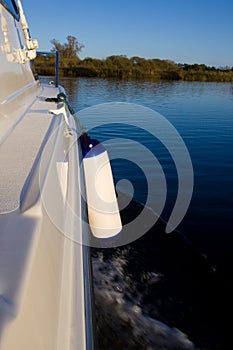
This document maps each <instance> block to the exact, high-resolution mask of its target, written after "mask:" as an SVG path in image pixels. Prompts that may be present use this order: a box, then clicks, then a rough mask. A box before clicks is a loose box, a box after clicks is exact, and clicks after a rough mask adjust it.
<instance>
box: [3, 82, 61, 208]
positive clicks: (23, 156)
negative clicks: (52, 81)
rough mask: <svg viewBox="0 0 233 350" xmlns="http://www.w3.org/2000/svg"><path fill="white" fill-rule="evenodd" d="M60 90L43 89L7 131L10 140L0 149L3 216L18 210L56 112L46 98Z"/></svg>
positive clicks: (54, 95) (6, 140) (44, 87)
mask: <svg viewBox="0 0 233 350" xmlns="http://www.w3.org/2000/svg"><path fill="white" fill-rule="evenodd" d="M58 92H59V91H58V89H57V88H54V87H52V86H51V87H50V86H49V85H48V86H43V87H42V89H41V92H40V95H39V96H38V97H37V98H35V99H34V102H33V103H32V104H31V105H30V107H29V108H28V109H27V110H26V111H25V112H24V114H23V115H22V116H19V120H18V121H17V122H16V123H15V125H14V127H12V128H11V129H10V130H7V131H6V133H7V137H6V138H5V139H4V141H3V143H2V144H1V145H0V164H1V176H0V193H1V196H0V213H1V214H2V213H6V212H11V211H14V210H16V209H17V208H18V207H19V202H20V193H21V191H22V188H23V185H24V183H25V181H26V179H27V177H28V175H29V172H30V170H31V168H32V166H33V163H34V161H35V159H36V156H37V154H38V152H39V150H40V147H41V145H42V143H43V140H44V139H45V136H46V133H47V131H48V129H49V126H50V125H51V122H52V119H53V118H54V116H53V115H52V114H50V113H48V110H49V109H54V108H55V106H54V103H53V102H45V99H46V98H47V97H56V95H57V94H58Z"/></svg>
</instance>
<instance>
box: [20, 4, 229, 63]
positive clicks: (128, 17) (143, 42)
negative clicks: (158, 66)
mask: <svg viewBox="0 0 233 350" xmlns="http://www.w3.org/2000/svg"><path fill="white" fill-rule="evenodd" d="M22 4H23V6H24V10H25V14H26V16H27V19H28V22H29V27H30V31H31V35H32V37H33V38H34V37H35V38H37V39H38V40H39V44H40V49H41V50H50V49H51V43H50V40H51V39H53V38H55V39H57V40H59V41H60V42H61V43H64V42H65V41H66V37H67V35H73V36H75V37H77V39H78V41H79V42H81V43H83V44H84V45H85V48H84V49H83V51H82V53H81V55H80V57H81V58H84V57H96V58H105V57H107V56H110V55H115V54H119V55H120V54H122V55H127V56H128V57H132V56H141V57H145V58H161V59H170V60H173V61H175V62H177V63H179V62H180V63H205V64H207V65H210V66H212V65H215V66H227V65H228V66H233V20H232V18H233V1H232V0H221V1H220V0H219V1H216V0H195V1H194V0H140V1H139V0H124V1H123V0H117V1H116V0H77V1H75V0H73V1H71V0H66V1H60V0H58V1H48V0H40V1H31V0H22Z"/></svg>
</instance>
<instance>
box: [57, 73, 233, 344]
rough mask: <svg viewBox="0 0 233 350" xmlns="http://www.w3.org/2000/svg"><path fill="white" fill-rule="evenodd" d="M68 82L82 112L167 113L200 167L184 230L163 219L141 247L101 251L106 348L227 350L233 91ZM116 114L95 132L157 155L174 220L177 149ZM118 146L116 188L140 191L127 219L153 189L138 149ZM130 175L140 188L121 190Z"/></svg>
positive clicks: (97, 261)
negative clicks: (118, 107) (104, 108)
mask: <svg viewBox="0 0 233 350" xmlns="http://www.w3.org/2000/svg"><path fill="white" fill-rule="evenodd" d="M60 83H61V84H62V85H63V86H64V87H65V88H66V90H67V94H68V96H69V100H70V102H71V104H72V105H73V107H74V108H75V109H76V111H81V110H82V109H84V108H87V107H91V106H93V105H96V104H101V103H106V102H127V103H136V104H139V105H142V106H145V107H149V108H151V109H152V110H155V111H157V112H159V113H161V114H162V115H163V116H165V117H166V118H167V119H168V120H169V121H170V122H171V123H172V125H173V126H174V127H175V128H176V129H177V130H178V132H179V134H180V135H181V136H182V138H183V140H184V142H185V144H186V146H187V148H188V150H189V153H190V156H191V159H192V164H193V169H194V191H193V197H192V201H191V204H190V207H189V209H188V212H187V214H186V216H185V217H184V219H183V221H182V222H181V224H180V225H179V226H178V228H177V231H176V232H174V233H173V234H171V235H165V234H164V230H165V224H164V222H163V221H162V220H161V221H159V222H157V223H156V224H155V225H154V226H153V227H152V228H151V229H150V230H149V232H148V233H147V234H146V235H144V236H143V237H142V238H141V239H139V240H137V241H136V242H135V243H132V244H129V245H127V246H125V247H122V248H119V249H109V250H103V251H101V250H94V251H93V266H94V279H95V290H96V299H97V313H98V317H99V319H100V322H99V326H98V330H99V332H103V331H104V330H105V336H104V337H103V336H102V337H100V340H101V342H102V343H101V348H102V349H105V348H106V349H193V348H200V349H209V350H217V349H218V350H224V349H228V348H229V342H231V341H232V340H231V336H230V334H231V333H230V331H229V324H228V322H227V317H228V316H231V313H230V305H231V293H232V289H231V288H232V276H231V275H232V272H231V267H232V253H233V245H232V243H233V240H232V223H233V222H232V221H233V220H232V208H233V180H232V173H233V161H232V160H233V85H232V84H222V83H198V82H194V83H190V82H172V83H170V82H169V83H161V82H159V83H158V82H127V81H111V80H102V79H85V78H78V79H67V78H64V79H61V81H60ZM81 115H82V113H81ZM98 118H99V119H101V118H102V117H101V115H98ZM108 118H109V123H114V125H113V124H112V125H103V126H101V127H100V126H98V127H96V128H95V129H94V130H92V134H93V135H92V136H94V137H97V138H99V139H100V140H101V141H105V140H109V139H114V138H119V139H122V138H125V139H127V138H131V139H133V140H135V141H137V142H140V143H142V144H143V145H144V146H145V147H146V148H148V149H150V151H151V152H152V153H153V154H155V155H156V157H157V158H158V160H159V162H160V164H161V166H162V168H163V170H164V173H165V176H166V181H167V187H168V191H167V198H166V205H165V207H164V210H163V212H162V215H161V217H162V219H163V220H164V221H167V220H168V219H169V216H170V213H171V210H172V208H173V206H174V203H175V200H176V196H177V184H178V182H177V172H176V168H175V166H174V163H173V160H172V158H171V156H170V154H169V152H168V151H167V150H166V149H165V147H164V146H163V145H162V144H161V143H160V142H159V141H158V140H156V139H155V138H154V137H152V136H151V135H149V134H148V133H146V132H143V131H142V130H139V129H137V128H133V127H129V126H126V125H124V124H121V123H117V120H116V119H115V118H114V119H111V115H109V116H108ZM128 118H129V117H128V116H127V115H125V122H127V123H128V124H130V123H132V120H129V119H128ZM93 122H94V119H92V117H90V120H82V123H83V124H85V125H87V126H90V125H91V123H93ZM143 122H144V125H145V128H146V129H147V130H150V128H152V124H151V118H148V119H147V118H146V117H144V120H143ZM114 147H115V151H119V152H120V154H121V155H122V157H121V158H120V159H114V160H113V161H112V167H113V172H114V178H115V182H116V183H117V182H118V183H119V189H120V190H121V191H123V192H125V193H126V197H127V195H129V193H130V192H132V187H133V189H134V194H133V201H131V202H130V204H129V205H128V207H127V208H125V209H123V210H122V212H121V215H122V218H123V221H124V222H128V221H129V220H130V218H131V217H134V216H135V215H138V213H139V212H140V210H141V208H140V204H139V203H141V204H142V205H143V204H145V202H146V198H147V184H146V180H145V176H144V174H143V172H142V171H141V170H140V169H139V168H138V167H137V165H135V164H134V163H133V162H130V161H128V160H125V159H123V158H126V159H127V156H128V152H129V151H130V146H129V147H127V143H126V144H125V143H123V142H122V143H120V142H119V144H118V145H114ZM134 152H135V153H137V150H134ZM138 157H141V155H140V152H139V153H138ZM143 161H144V164H145V169H146V172H149V173H152V174H153V173H154V172H155V168H154V166H153V165H152V164H150V162H147V159H146V157H144V159H143ZM122 179H128V180H129V181H130V182H131V184H132V186H131V187H130V186H129V183H126V182H125V183H123V185H121V183H120V182H119V181H120V180H122ZM127 186H128V187H127ZM127 193H128V194H127ZM101 315H102V317H101ZM175 329H179V331H177V333H176V331H175ZM108 331H109V332H111V339H109V336H107V335H108ZM181 332H182V333H181ZM185 335H186V336H185ZM103 339H105V342H104V341H103Z"/></svg>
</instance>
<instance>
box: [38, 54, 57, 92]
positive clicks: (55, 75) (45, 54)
mask: <svg viewBox="0 0 233 350" xmlns="http://www.w3.org/2000/svg"><path fill="white" fill-rule="evenodd" d="M36 53H37V55H55V58H56V59H55V86H56V87H58V85H59V52H58V51H36Z"/></svg>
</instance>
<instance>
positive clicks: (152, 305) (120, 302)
mask: <svg viewBox="0 0 233 350" xmlns="http://www.w3.org/2000/svg"><path fill="white" fill-rule="evenodd" d="M140 209H141V204H139V203H138V202H135V201H133V200H132V201H131V203H130V204H129V205H128V207H127V208H126V209H124V210H123V211H122V212H121V216H122V221H123V225H124V223H125V222H129V221H130V220H131V219H132V218H133V217H134V216H135V215H137V214H138V212H139V211H140ZM151 215H153V213H152V212H151ZM165 227H166V223H165V222H164V221H163V220H161V219H159V220H158V221H157V222H156V224H155V225H154V226H153V227H152V228H151V229H150V230H149V231H148V232H147V233H146V234H145V235H144V236H143V237H141V238H140V239H138V240H136V241H135V242H133V243H130V244H128V245H125V246H123V247H118V248H105V249H104V248H102V249H101V248H92V266H93V279H94V294H95V301H96V324H97V338H98V341H99V347H100V349H101V350H104V349H108V350H109V349H114V350H115V349H116V350H117V349H139V350H140V349H166V350H170V349H172V350H173V349H177V350H178V349H179V350H181V349H205V350H207V349H208V350H223V349H225V348H226V344H227V343H228V340H229V339H227V337H228V338H229V334H230V333H229V332H228V331H227V327H228V326H227V322H226V317H225V312H226V310H228V303H229V302H230V292H229V288H228V287H227V285H224V283H225V280H224V279H223V278H222V276H221V274H220V273H219V272H218V270H216V268H215V266H213V265H212V264H211V262H210V261H209V259H208V257H206V256H204V255H202V254H200V252H198V251H197V249H196V248H195V247H193V245H192V243H191V242H190V241H188V240H187V239H186V238H185V236H183V235H182V234H180V233H179V232H177V231H174V232H173V233H170V234H169V235H167V234H165Z"/></svg>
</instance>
